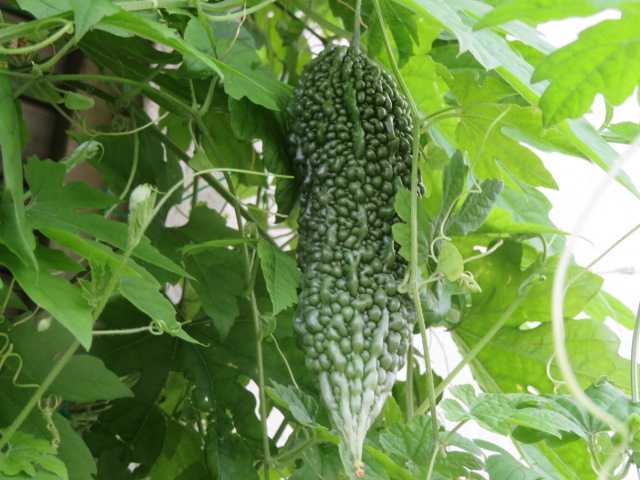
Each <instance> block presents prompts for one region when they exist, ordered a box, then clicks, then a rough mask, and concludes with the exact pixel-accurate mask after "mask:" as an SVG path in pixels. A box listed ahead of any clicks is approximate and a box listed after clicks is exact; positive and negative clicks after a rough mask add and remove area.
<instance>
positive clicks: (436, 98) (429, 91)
mask: <svg viewBox="0 0 640 480" xmlns="http://www.w3.org/2000/svg"><path fill="white" fill-rule="evenodd" d="M400 72H401V73H402V78H403V79H404V80H405V82H406V83H407V86H408V87H409V90H410V91H411V94H412V96H413V99H414V101H415V102H416V105H417V106H418V107H419V108H420V110H421V111H422V113H424V114H425V115H429V114H432V113H434V112H436V111H438V110H441V109H442V108H445V107H446V104H445V102H444V98H445V94H446V93H447V91H448V90H449V88H448V86H447V83H446V82H445V81H444V79H443V77H444V78H447V76H449V75H450V74H449V72H448V70H447V69H446V68H445V67H444V66H443V65H441V64H439V63H436V62H435V61H434V60H433V59H432V58H431V57H430V56H429V55H421V56H414V57H410V58H409V61H408V62H407V63H406V64H405V65H404V66H403V67H402V69H401V71H400Z"/></svg>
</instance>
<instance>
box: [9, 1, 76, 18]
mask: <svg viewBox="0 0 640 480" xmlns="http://www.w3.org/2000/svg"><path fill="white" fill-rule="evenodd" d="M18 5H20V8H22V9H23V10H26V11H27V12H30V13H32V14H33V16H34V17H36V18H44V17H50V16H52V15H57V14H58V13H62V12H66V11H68V10H71V5H70V3H69V0H18Z"/></svg>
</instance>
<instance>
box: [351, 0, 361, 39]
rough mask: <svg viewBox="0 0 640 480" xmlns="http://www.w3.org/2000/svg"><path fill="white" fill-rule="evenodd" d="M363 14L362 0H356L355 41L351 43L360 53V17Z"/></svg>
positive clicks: (354, 17) (354, 16)
mask: <svg viewBox="0 0 640 480" xmlns="http://www.w3.org/2000/svg"><path fill="white" fill-rule="evenodd" d="M361 12H362V0H356V10H355V14H354V15H353V39H352V41H351V45H353V48H354V49H355V50H356V51H358V50H360V23H361V19H360V15H361Z"/></svg>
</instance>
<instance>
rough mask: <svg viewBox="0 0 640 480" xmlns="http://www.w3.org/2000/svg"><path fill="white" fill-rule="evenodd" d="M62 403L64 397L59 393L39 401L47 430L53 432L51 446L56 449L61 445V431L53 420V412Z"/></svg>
mask: <svg viewBox="0 0 640 480" xmlns="http://www.w3.org/2000/svg"><path fill="white" fill-rule="evenodd" d="M60 405H62V398H61V397H59V396H57V395H49V396H48V397H46V398H41V399H40V401H39V402H38V407H39V408H40V412H41V413H42V416H43V417H44V420H45V423H46V426H47V430H48V431H49V433H50V434H51V446H52V447H53V448H54V449H56V450H58V448H59V447H60V432H59V431H58V427H56V424H55V422H54V421H53V414H54V413H56V412H57V411H58V409H59V408H60Z"/></svg>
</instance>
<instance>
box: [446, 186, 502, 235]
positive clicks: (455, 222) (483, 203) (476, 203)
mask: <svg viewBox="0 0 640 480" xmlns="http://www.w3.org/2000/svg"><path fill="white" fill-rule="evenodd" d="M503 186H504V184H503V183H502V182H501V181H499V180H484V181H483V182H482V183H481V184H480V191H479V192H472V193H470V194H469V195H468V196H467V198H466V199H465V201H464V203H463V204H462V207H460V211H459V212H457V213H456V214H455V215H454V216H453V218H452V219H451V227H450V228H451V232H452V233H453V234H454V235H468V234H469V233H471V232H474V231H475V230H477V229H478V228H480V227H481V226H482V224H483V223H484V222H485V220H486V219H487V217H488V216H489V213H490V212H491V209H492V208H493V206H494V205H495V203H496V201H497V200H498V197H499V196H500V193H502V188H503Z"/></svg>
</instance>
